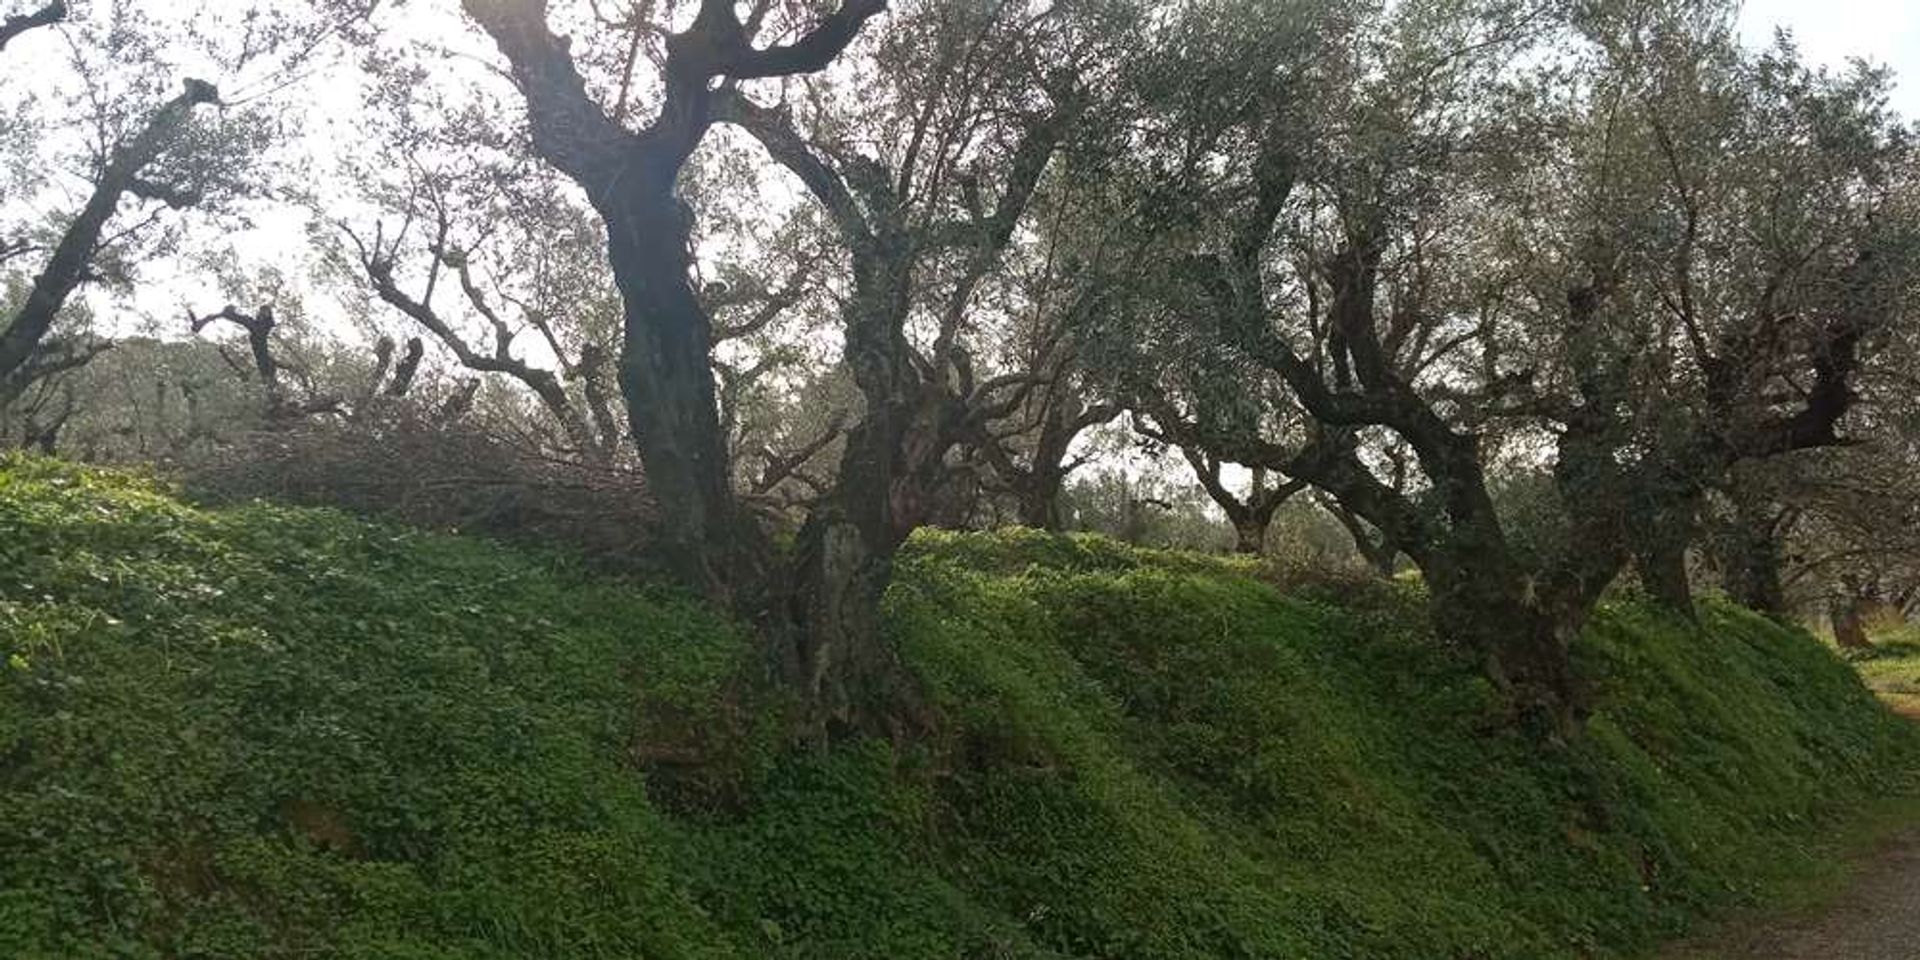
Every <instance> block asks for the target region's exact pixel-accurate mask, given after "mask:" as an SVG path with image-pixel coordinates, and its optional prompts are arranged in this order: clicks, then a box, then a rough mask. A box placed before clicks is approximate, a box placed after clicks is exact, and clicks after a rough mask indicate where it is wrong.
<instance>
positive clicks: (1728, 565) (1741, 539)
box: [1720, 485, 1787, 617]
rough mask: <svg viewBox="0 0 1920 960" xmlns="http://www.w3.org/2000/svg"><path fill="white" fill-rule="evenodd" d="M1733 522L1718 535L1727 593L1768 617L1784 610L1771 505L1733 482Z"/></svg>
mask: <svg viewBox="0 0 1920 960" xmlns="http://www.w3.org/2000/svg"><path fill="white" fill-rule="evenodd" d="M1733 501H1734V511H1733V518H1732V521H1731V522H1730V523H1729V524H1728V527H1727V529H1726V531H1725V532H1724V534H1723V535H1722V537H1721V538H1720V569H1721V576H1722V577H1723V578H1724V579H1725V582H1726V588H1727V595H1728V596H1731V597H1732V598H1733V599H1734V600H1736V601H1738V602H1739V603H1741V604H1743V605H1745V606H1747V607H1750V608H1752V609H1754V610H1757V611H1759V612H1760V613H1764V614H1766V615H1767V616H1770V617H1784V616H1786V613H1787V600H1786V587H1785V584H1784V583H1783V581H1782V579H1781V569H1780V568H1781V562H1780V538H1779V536H1778V534H1777V532H1776V530H1777V526H1778V524H1777V523H1776V518H1775V517H1774V516H1773V512H1774V511H1773V510H1772V508H1771V507H1770V506H1769V505H1768V504H1767V503H1766V502H1765V501H1763V500H1759V499H1758V498H1756V497H1754V496H1752V495H1750V494H1749V493H1747V492H1746V491H1744V490H1742V489H1741V488H1740V487H1738V486H1737V485H1736V487H1735V488H1734V492H1733Z"/></svg>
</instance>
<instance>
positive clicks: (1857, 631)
mask: <svg viewBox="0 0 1920 960" xmlns="http://www.w3.org/2000/svg"><path fill="white" fill-rule="evenodd" d="M1871 609H1872V602H1871V601H1869V600H1865V599H1863V598H1860V597H1854V598H1852V599H1849V600H1843V601H1840V602H1837V603H1835V604H1834V605H1833V607H1832V608H1831V609H1830V610H1829V611H1828V616H1829V617H1830V618H1831V619H1832V621H1833V642H1834V643H1836V644H1838V645H1839V646H1840V648H1841V649H1843V650H1871V649H1873V641H1871V640H1869V639H1867V613H1868V612H1869V611H1870V610H1871Z"/></svg>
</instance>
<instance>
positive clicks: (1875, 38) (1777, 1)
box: [1740, 0, 1920, 120]
mask: <svg viewBox="0 0 1920 960" xmlns="http://www.w3.org/2000/svg"><path fill="white" fill-rule="evenodd" d="M1740 25H1741V30H1742V32H1743V33H1745V34H1746V40H1747V42H1748V43H1749V44H1754V45H1761V44H1765V43H1767V42H1769V41H1770V40H1771V39H1772V36H1773V31H1774V28H1775V27H1779V26H1784V27H1787V28H1788V29H1790V30H1792V31H1793V36H1794V39H1795V40H1796V41H1797V42H1798V43H1799V44H1800V49H1801V50H1802V51H1804V52H1805V53H1806V55H1807V57H1808V59H1810V60H1813V61H1815V62H1818V63H1825V64H1829V65H1833V66H1839V65H1841V64H1844V63H1845V62H1846V61H1847V58H1849V57H1865V58H1866V59H1867V60H1870V61H1872V62H1874V63H1878V64H1884V65H1886V66H1890V67H1892V68H1893V69H1894V72H1895V75H1896V78H1897V79H1898V81H1899V87H1898V89H1897V90H1896V91H1895V93H1894V98H1893V105H1894V108H1895V109H1897V110H1899V111H1900V113H1901V115H1902V116H1905V117H1906V118H1907V119H1909V120H1913V119H1917V118H1920V0H1747V2H1746V8H1745V9H1744V10H1743V11H1742V15H1741V24H1740Z"/></svg>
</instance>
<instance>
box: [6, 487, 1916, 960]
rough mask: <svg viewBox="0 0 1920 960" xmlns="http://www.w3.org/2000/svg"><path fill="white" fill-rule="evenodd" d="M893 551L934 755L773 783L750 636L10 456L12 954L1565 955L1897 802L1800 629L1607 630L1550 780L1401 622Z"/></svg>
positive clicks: (1099, 561)
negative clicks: (927, 701)
mask: <svg viewBox="0 0 1920 960" xmlns="http://www.w3.org/2000/svg"><path fill="white" fill-rule="evenodd" d="M1253 573H1254V571H1253V570H1252V569H1251V568H1248V567H1246V566H1243V565H1237V564H1234V563H1229V562H1222V561H1214V560H1209V559H1206V558H1199V557H1193V556H1186V555H1180V554H1163V553H1155V552H1150V551H1139V550H1133V549H1130V548H1126V547H1123V546H1119V545H1116V544H1112V543H1109V542H1105V541H1100V540H1090V539H1078V538H1052V537H1044V536H1039V535H1034V534H1000V535H993V536H977V535H976V536H960V537H956V536H922V537H920V538H918V539H917V540H916V541H915V543H914V544H913V545H912V547H911V549H910V551H909V554H908V556H907V557H906V558H905V559H904V561H903V563H902V566H901V571H900V582H899V584H898V586H897V588H896V589H895V590H894V592H893V594H892V596H891V599H890V605H891V611H890V612H891V622H892V623H893V625H894V628H895V631H896V634H897V636H898V639H899V642H900V643H901V645H902V648H903V651H904V653H905V655H906V657H907V659H908V661H909V662H910V663H911V664H912V665H913V666H914V668H915V669H916V670H917V671H919V673H920V674H921V675H922V676H923V677H924V679H925V681H926V683H927V685H928V688H929V690H930V694H931V697H932V699H933V701H934V702H935V704H936V705H937V707H938V709H939V711H940V713H941V715H942V717H943V723H942V725H941V728H940V729H941V732H940V733H939V734H938V735H937V736H936V737H935V738H934V739H932V740H931V741H930V742H927V743H924V744H921V745H918V746H916V747H913V748H911V749H908V750H903V751H896V750H895V749H893V748H891V747H889V746H887V745H885V744H881V743H876V742H870V741H869V742H847V743H842V744H840V745H837V746H835V747H832V748H828V749H823V750H806V751H798V750H786V749H782V748H780V747H779V746H778V744H779V731H780V730H781V729H782V723H781V720H780V717H781V716H782V713H783V708H782V706H781V704H780V703H779V702H778V701H777V700H775V699H773V698H770V697H768V696H766V695H765V694H763V693H760V692H757V688H756V686H755V685H754V684H753V683H751V682H748V681H747V680H745V679H743V678H750V677H752V676H753V675H754V674H755V673H756V668H755V666H754V665H756V664H758V663H760V662H761V658H760V657H758V656H757V655H756V654H755V653H754V652H753V651H752V649H751V644H750V641H749V639H748V638H747V637H746V635H745V634H744V633H743V632H742V631H740V630H738V629H736V628H735V627H733V626H731V625H730V624H728V623H727V622H725V621H724V620H722V619H720V618H718V617H715V616H713V615H711V614H709V613H707V612H705V611H704V610H703V609H701V608H700V607H699V606H698V605H697V604H695V603H692V602H690V601H688V600H686V599H684V598H682V597H679V596H677V595H675V594H673V593H671V592H667V591H661V590H652V589H646V588H639V587H634V586H632V585H622V584H617V583H613V582H609V581H606V580H597V579H594V578H593V577H591V576H589V575H587V574H585V573H583V572H581V571H579V570H578V569H577V568H576V567H575V566H574V565H573V564H572V563H570V562H568V561H567V560H566V559H564V558H560V557H556V556H547V555H541V554H537V553H532V552H527V551H514V550H508V549H505V548H501V547H497V546H493V545H490V544H487V543H483V542H478V541H468V540H460V539H455V538H448V537H440V536H429V535H423V534H417V533H410V532H406V531H401V530H398V529H394V528H388V527H381V526H372V525H367V524H364V523H361V522H358V521H353V520H349V519H346V518H344V517H342V516H340V515H338V514H334V513H331V512H326V511H314V510H294V509H286V508H280V507H272V506H248V507H239V508H230V509H223V510H218V511H206V510H201V509H197V508H193V507H190V506H186V505H183V504H182V503H180V502H179V501H177V500H175V499H174V498H172V497H171V496H169V495H168V494H167V493H166V492H165V491H164V490H163V489H161V488H159V487H158V486H155V485H153V484H150V483H148V482H145V481H142V480H139V479H137V478H133V477H130V476H127V475H122V474H116V473H106V472H96V471H85V470H79V469H76V468H71V467H68V466H64V465H60V464H55V463H51V462H47V461H42V460H19V459H15V460H8V461H0V656H3V657H4V659H5V665H4V666H0V956H7V957H72V956H127V957H174V956H180V957H281V956H287V957H291V956H300V957H327V956H332V957H406V958H442V957H444V958H454V957H461V958H466V957H500V958H506V957H568V958H573V957H581V958H598V957H607V958H612V957H622V958H626V957H648V958H677V957H741V958H759V957H773V958H785V957H795V958H798V957H808V958H856V957H873V958H883V957H884V958H923V957H924V958H961V957H969V958H971V957H978V958H997V957H1055V958H1059V957H1086V958H1093V957H1126V958H1176V957H1178V958H1215V957H1313V958H1321V957H1407V958H1413V957H1419V958H1435V957H1439V958H1446V957H1457V958H1469V957H1471V958H1495V957H1513V958H1522V957H1526V958H1535V957H1585V956H1593V955H1598V954H1616V953H1624V952H1629V951H1632V950H1635V949H1638V948H1640V947H1643V946H1646V945H1647V944H1649V943H1651V942H1653V941H1654V940H1656V939H1657V938H1659V937H1662V936H1665V935H1668V934H1671V933H1673V932H1676V931H1678V930H1680V929H1682V928H1683V927H1684V926H1685V925H1686V924H1687V923H1688V922H1689V920H1690V919H1692V918H1695V917H1697V916H1699V915H1701V914H1702V913H1704V912H1707V911H1710V910H1713V909H1715V908H1719V907H1722V906H1727V905H1732V904H1737V903H1742V902H1751V901H1753V900H1755V899H1756V898H1765V897H1768V896H1771V895H1773V894H1774V892H1775V891H1776V890H1779V889H1781V888H1782V884H1783V883H1784V882H1785V881H1786V879H1787V878H1789V877H1791V876H1792V875H1793V874H1794V873H1795V872H1796V871H1798V870H1801V869H1802V868H1804V867H1806V866H1807V862H1806V858H1808V857H1811V856H1813V855H1814V854H1811V853H1808V852H1805V851H1807V850H1808V849H1810V848H1809V847H1807V846H1806V845H1805V844H1806V841H1808V840H1810V839H1812V838H1814V837H1817V836H1819V835H1820V834H1821V833H1822V832H1823V831H1826V830H1829V829H1831V828H1833V827H1834V826H1836V825H1838V824H1839V823H1841V822H1842V821H1843V819H1844V817H1845V816H1846V815H1848V814H1849V813H1850V811H1852V810H1854V809H1856V808H1857V805H1858V804H1859V803H1861V802H1863V801H1864V800H1865V799H1866V798H1868V797H1870V796H1872V795H1874V794H1876V793H1879V792H1882V791H1885V790H1889V789H1892V788H1894V787H1897V786H1899V785H1901V784H1903V783H1904V782H1905V780H1906V778H1907V772H1908V771H1910V770H1912V769H1913V768H1914V765H1915V758H1916V750H1915V742H1914V741H1915V738H1914V735H1913V734H1912V733H1911V732H1910V731H1909V730H1908V728H1907V727H1906V726H1905V725H1904V724H1903V723H1902V722H1901V721H1898V720H1896V719H1894V718H1892V717H1890V716H1889V715H1888V714H1887V713H1886V712H1885V711H1884V710H1882V709H1881V708H1880V707H1879V706H1878V705H1877V704H1875V703H1874V701H1873V700H1872V698H1871V697H1870V696H1869V695H1868V694H1867V693H1866V692H1865V691H1864V689H1863V688H1862V687H1861V686H1860V684H1859V683H1858V681H1857V680H1856V679H1855V678H1854V676H1853V675H1852V673H1851V672H1850V671H1848V670H1847V668H1846V667H1845V665H1843V664H1842V663H1840V662H1839V661H1838V660H1836V659H1835V658H1834V657H1832V656H1831V655H1830V654H1828V653H1827V652H1826V651H1825V650H1823V649H1822V648H1821V647H1820V646H1819V645H1818V644H1816V643H1814V642H1813V641H1811V640H1810V639H1808V638H1807V637H1806V636H1805V635H1803V634H1800V633H1797V632H1791V631H1787V630H1783V629H1780V628H1778V627H1775V626H1773V625H1771V624H1769V623H1768V622H1766V621H1764V620H1761V619H1759V618H1756V617H1753V616H1750V615H1747V614H1745V613H1742V612H1739V611H1737V610H1734V609H1731V608H1726V607H1717V606H1716V607H1709V608H1707V609H1706V610H1705V611H1704V612H1703V616H1702V623H1703V627H1704V629H1699V630H1696V629H1695V628H1694V627H1692V626H1691V625H1687V624H1684V623H1679V622H1675V621H1672V620H1668V619H1664V618H1662V617H1660V616H1657V615H1654V614H1651V613H1648V612H1646V611H1643V610H1640V609H1638V608H1635V607H1632V606H1618V607H1614V608H1611V609H1609V610H1607V611H1606V612H1605V613H1604V615H1603V616H1602V617H1601V618H1600V620H1599V623H1598V624H1597V625H1596V626H1595V628H1594V629H1593V630H1592V631H1591V632H1590V634H1589V636H1588V637H1587V639H1586V642H1585V643H1584V645H1583V647H1582V650H1581V655H1582V662H1583V666H1584V668H1585V669H1586V670H1588V671H1589V672H1590V673H1591V674H1592V675H1593V676H1594V678H1595V679H1596V682H1597V683H1598V684H1599V686H1600V688H1601V689H1602V690H1603V691H1604V694H1603V698H1602V706H1601V708H1600V709H1599V711H1598V713H1597V714H1596V715H1595V717H1594V719H1593V721H1592V723H1591V726H1590V730H1589V734H1588V735H1587V736H1586V737H1585V738H1584V739H1582V740H1581V741H1580V742H1579V743H1578V744H1577V745H1575V746H1573V747H1570V748H1566V749H1562V750H1559V751H1556V752H1544V751H1542V750H1541V749H1539V748H1538V747H1537V746H1535V745H1533V744H1531V743H1529V742H1527V741H1524V740H1522V739H1520V738H1519V737H1517V736H1514V735H1512V734H1509V733H1505V732H1503V730H1504V727H1503V725H1502V723H1501V722H1500V716H1499V711H1498V705H1497V701H1496V698H1495V696H1494V695H1493V692H1492V691H1491V690H1489V689H1488V688H1487V686H1486V684H1485V683H1484V682H1482V681H1481V680H1479V679H1477V678H1476V675H1475V672H1474V670H1473V669H1472V665H1471V664H1470V663H1468V662H1466V660H1465V659H1464V658H1462V657H1460V656H1457V655H1455V654H1453V653H1450V652H1449V651H1447V650H1445V649H1443V648H1440V647H1439V646H1437V645H1435V644H1434V643H1432V642H1431V641H1430V640H1428V639H1426V638H1425V637H1424V636H1423V634H1422V631H1421V629H1420V627H1419V622H1420V618H1419V616H1418V614H1417V602H1418V599H1417V597H1415V596H1413V595H1412V594H1411V590H1412V589H1413V588H1411V587H1407V586H1376V587H1370V588H1367V589H1365V590H1360V591H1356V592H1355V593H1354V595H1353V596H1350V597H1348V598H1347V599H1345V600H1339V599H1338V596H1337V595H1338V593H1339V591H1337V590H1330V589H1323V590H1317V591H1312V592H1311V595H1312V596H1314V597H1317V598H1319V599H1318V600H1306V599H1301V596H1302V594H1300V593H1294V594H1290V595H1282V594H1281V593H1279V592H1276V591H1275V590H1274V589H1272V588H1271V587H1269V586H1267V585H1265V584H1263V583H1261V582H1259V581H1258V580H1257V579H1255V578H1254V577H1253V575H1252V574H1253Z"/></svg>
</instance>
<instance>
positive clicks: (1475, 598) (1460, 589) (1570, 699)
mask: <svg viewBox="0 0 1920 960" xmlns="http://www.w3.org/2000/svg"><path fill="white" fill-rule="evenodd" d="M1504 566H1505V565H1504V564H1501V563H1499V562H1497V561H1496V562H1491V563H1471V562H1470V563H1469V564H1464V565H1460V566H1458V567H1457V568H1456V569H1455V571H1454V572H1453V573H1451V574H1444V573H1443V574H1439V575H1434V574H1429V577H1428V582H1429V584H1430V585H1431V587H1432V591H1433V593H1432V601H1431V602H1432V611H1433V621H1434V629H1435V631H1436V632H1437V633H1438V634H1439V635H1440V636H1441V637H1442V638H1445V639H1447V640H1450V641H1452V642H1454V643H1458V644H1460V645H1462V646H1464V647H1466V648H1467V649H1469V650H1471V651H1473V652H1474V653H1475V654H1477V655H1478V656H1480V657H1481V658H1482V662H1483V664H1484V666H1485V669H1486V672H1487V676H1488V677H1489V679H1491V680H1492V681H1493V682H1494V684H1495V685H1496V686H1497V687H1499V688H1501V689H1502V691H1503V692H1504V693H1505V694H1506V695H1507V698H1508V700H1509V702H1510V703H1511V704H1512V706H1513V708H1514V709H1515V711H1516V712H1517V713H1518V714H1520V715H1521V716H1523V717H1527V718H1530V719H1531V720H1533V721H1536V722H1541V723H1544V724H1545V725H1546V726H1547V727H1548V728H1549V730H1550V731H1551V732H1552V733H1554V734H1555V735H1559V736H1569V735H1572V734H1573V733H1575V732H1577V731H1578V730H1579V729H1580V727H1581V725H1582V724H1583V723H1584V722H1585V719H1586V715H1587V713H1588V711H1589V710H1590V708H1591V691H1590V690H1589V688H1588V686H1587V684H1586V683H1585V682H1584V681H1583V680H1582V679H1581V678H1580V677H1579V676H1578V675H1577V674H1576V673H1575V672H1574V669H1573V659H1572V648H1573V640H1574V638H1575V637H1577V636H1579V633H1580V630H1581V628H1582V627H1584V626H1585V625H1586V620H1587V617H1588V615H1589V614H1590V613H1591V612H1592V605H1591V604H1590V603H1580V602H1559V601H1549V602H1542V601H1541V599H1540V598H1539V597H1537V596H1536V595H1535V593H1534V591H1533V590H1532V589H1531V587H1530V585H1529V583H1528V580H1527V578H1526V577H1524V576H1521V575H1519V573H1518V572H1517V571H1514V570H1510V569H1502V567H1504Z"/></svg>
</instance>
